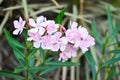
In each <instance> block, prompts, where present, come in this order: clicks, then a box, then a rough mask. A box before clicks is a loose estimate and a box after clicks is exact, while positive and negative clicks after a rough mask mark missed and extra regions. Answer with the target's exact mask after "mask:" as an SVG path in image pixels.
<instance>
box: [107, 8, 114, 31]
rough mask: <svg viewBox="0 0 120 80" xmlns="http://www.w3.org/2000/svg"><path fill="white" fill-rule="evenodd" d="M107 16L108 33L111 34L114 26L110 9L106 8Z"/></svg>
mask: <svg viewBox="0 0 120 80" xmlns="http://www.w3.org/2000/svg"><path fill="white" fill-rule="evenodd" d="M107 16H108V23H109V28H110V31H111V33H113V31H114V25H113V21H112V16H111V12H110V7H108V9H107Z"/></svg>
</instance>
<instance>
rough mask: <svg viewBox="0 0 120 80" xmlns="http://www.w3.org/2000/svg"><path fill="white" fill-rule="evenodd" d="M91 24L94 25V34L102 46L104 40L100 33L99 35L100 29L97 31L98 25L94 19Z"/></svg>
mask: <svg viewBox="0 0 120 80" xmlns="http://www.w3.org/2000/svg"><path fill="white" fill-rule="evenodd" d="M91 26H92V32H93V35H94V37H95V39H96V40H97V42H98V43H99V45H100V46H102V41H101V38H100V35H99V33H98V31H97V26H96V23H95V21H92V25H91Z"/></svg>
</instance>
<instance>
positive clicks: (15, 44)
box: [4, 29, 25, 49]
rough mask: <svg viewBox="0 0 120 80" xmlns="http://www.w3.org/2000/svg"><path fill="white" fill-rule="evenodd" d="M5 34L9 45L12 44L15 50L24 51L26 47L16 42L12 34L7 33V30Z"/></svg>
mask: <svg viewBox="0 0 120 80" xmlns="http://www.w3.org/2000/svg"><path fill="white" fill-rule="evenodd" d="M4 33H5V37H6V38H7V40H8V43H9V44H10V46H11V47H12V48H13V49H14V48H16V47H17V48H22V49H24V48H25V47H24V46H23V45H22V44H21V43H19V42H18V41H16V40H15V39H14V38H12V36H11V34H10V33H9V32H8V31H7V29H4Z"/></svg>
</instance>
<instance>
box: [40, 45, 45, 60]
mask: <svg viewBox="0 0 120 80" xmlns="http://www.w3.org/2000/svg"><path fill="white" fill-rule="evenodd" d="M39 52H40V59H41V60H42V62H43V60H44V56H45V52H44V50H43V49H42V48H41V47H40V49H39Z"/></svg>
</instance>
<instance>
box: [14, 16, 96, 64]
mask: <svg viewBox="0 0 120 80" xmlns="http://www.w3.org/2000/svg"><path fill="white" fill-rule="evenodd" d="M24 26H25V21H24V20H23V19H22V18H21V17H20V18H19V21H17V20H15V21H14V27H15V30H14V31H13V34H14V35H18V34H21V32H22V31H23V29H26V28H25V27H24ZM29 27H30V28H29V29H28V35H29V37H28V38H27V40H28V41H33V47H35V48H39V47H41V48H43V49H44V50H51V51H55V52H57V51H60V54H59V61H63V62H64V61H66V60H68V59H69V58H71V57H76V56H77V51H78V49H81V50H82V52H83V53H85V52H86V51H88V48H89V47H91V46H93V45H94V44H95V41H94V38H93V37H92V36H91V35H89V33H88V31H87V29H86V28H84V27H82V26H78V24H77V23H76V22H73V23H72V24H71V25H70V29H67V30H66V29H65V28H64V27H62V26H61V25H60V24H56V23H55V21H54V20H47V19H46V18H45V17H44V16H39V17H37V19H36V20H34V19H32V18H30V19H29Z"/></svg>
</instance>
